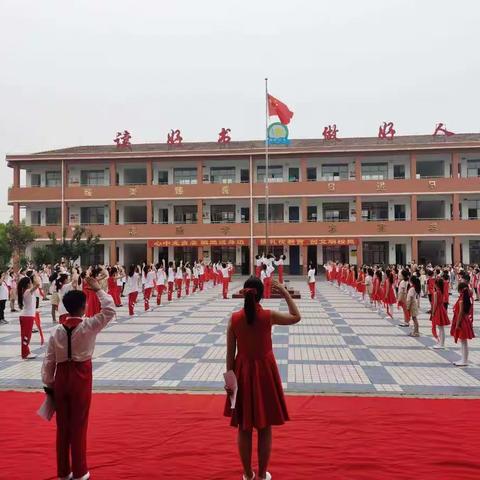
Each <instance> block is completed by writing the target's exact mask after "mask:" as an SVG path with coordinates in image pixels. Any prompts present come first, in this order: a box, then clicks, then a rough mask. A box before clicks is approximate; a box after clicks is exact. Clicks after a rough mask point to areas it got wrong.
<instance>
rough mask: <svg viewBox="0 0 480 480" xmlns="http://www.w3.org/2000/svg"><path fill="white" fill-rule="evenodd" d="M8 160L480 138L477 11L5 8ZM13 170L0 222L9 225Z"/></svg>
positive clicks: (346, 3) (458, 7)
mask: <svg viewBox="0 0 480 480" xmlns="http://www.w3.org/2000/svg"><path fill="white" fill-rule="evenodd" d="M0 12H1V13H0V158H1V159H2V161H3V159H4V158H5V155H6V154H7V153H30V152H38V151H42V150H49V149H54V148H62V147H70V146H76V145H96V144H109V143H112V140H113V138H114V136H115V132H117V131H118V130H123V129H128V130H129V131H130V132H131V133H132V141H133V142H134V143H135V142H137V143H143V142H164V141H165V140H166V134H167V132H168V131H169V130H170V129H171V128H175V129H176V128H179V129H181V132H182V136H183V138H184V141H211V140H216V139H217V134H218V132H219V131H220V130H221V128H222V127H226V128H231V130H232V133H231V135H232V138H233V139H234V140H248V139H261V138H263V137H264V131H265V130H264V125H265V117H264V111H265V85H264V79H265V77H268V78H269V91H270V93H271V94H272V95H274V96H276V97H277V98H279V99H280V100H282V101H283V102H285V103H286V104H287V105H288V106H289V107H290V109H291V110H293V111H294V118H293V120H292V121H291V123H290V125H289V129H290V138H320V137H321V134H322V130H323V127H324V126H325V125H328V124H331V123H336V124H337V126H338V128H339V136H344V137H349V136H375V135H376V134H377V131H378V126H379V124H380V123H381V122H383V121H393V122H394V123H395V129H396V130H397V134H399V135H402V134H425V133H427V134H428V133H432V132H433V129H434V126H435V124H436V123H437V122H444V123H446V125H447V127H448V129H449V130H452V131H454V132H478V131H480V111H479V108H478V107H479V95H480V89H479V79H480V62H479V61H478V58H479V45H480V42H479V38H478V33H477V32H478V25H479V24H480V2H478V1H476V0H457V1H455V2H453V1H451V0H383V1H380V0H362V1H360V0H329V1H326V0H275V1H271V0H256V1H253V0H241V1H240V0H226V1H225V0H224V1H218V0H201V1H200V0H175V1H168V2H167V1H164V0H134V1H133V0H132V1H130V0H101V1H98V0H68V1H65V0H45V1H42V2H39V1H38V0H0ZM12 183H13V174H12V171H11V169H8V168H7V167H6V165H5V167H4V169H2V174H1V175H0V221H8V220H9V218H10V217H11V214H12V210H11V208H10V207H8V205H7V189H8V187H9V186H11V184H12Z"/></svg>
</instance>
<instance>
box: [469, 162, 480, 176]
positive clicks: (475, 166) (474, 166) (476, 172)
mask: <svg viewBox="0 0 480 480" xmlns="http://www.w3.org/2000/svg"><path fill="white" fill-rule="evenodd" d="M467 177H474V178H477V177H480V160H469V161H468V162H467Z"/></svg>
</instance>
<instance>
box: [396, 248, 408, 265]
mask: <svg viewBox="0 0 480 480" xmlns="http://www.w3.org/2000/svg"><path fill="white" fill-rule="evenodd" d="M395 263H396V264H397V265H406V263H407V253H406V245H405V244H404V243H397V244H395Z"/></svg>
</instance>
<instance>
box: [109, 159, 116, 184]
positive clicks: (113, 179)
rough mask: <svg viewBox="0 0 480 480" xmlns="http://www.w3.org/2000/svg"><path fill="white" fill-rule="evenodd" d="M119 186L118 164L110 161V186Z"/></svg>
mask: <svg viewBox="0 0 480 480" xmlns="http://www.w3.org/2000/svg"><path fill="white" fill-rule="evenodd" d="M116 184H117V164H116V163H115V160H110V186H114V185H116Z"/></svg>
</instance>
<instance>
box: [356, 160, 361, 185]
mask: <svg viewBox="0 0 480 480" xmlns="http://www.w3.org/2000/svg"><path fill="white" fill-rule="evenodd" d="M361 179H362V157H355V180H361Z"/></svg>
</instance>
